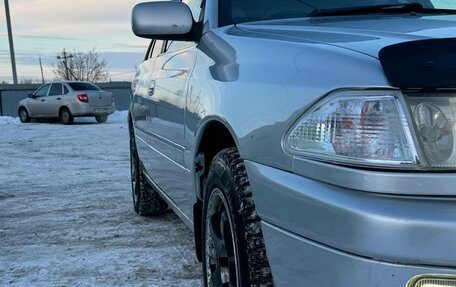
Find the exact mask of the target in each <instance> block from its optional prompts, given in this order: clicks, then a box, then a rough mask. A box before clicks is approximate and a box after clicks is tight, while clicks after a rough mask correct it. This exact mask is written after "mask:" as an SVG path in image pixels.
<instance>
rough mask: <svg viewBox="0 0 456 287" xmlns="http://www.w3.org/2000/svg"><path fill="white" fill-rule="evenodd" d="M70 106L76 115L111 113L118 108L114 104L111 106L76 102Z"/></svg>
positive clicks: (72, 112)
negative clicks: (94, 105) (93, 105)
mask: <svg viewBox="0 0 456 287" xmlns="http://www.w3.org/2000/svg"><path fill="white" fill-rule="evenodd" d="M69 108H70V111H71V114H72V115H73V116H75V117H84V116H103V115H110V114H112V113H114V111H115V110H116V108H115V105H114V104H112V106H109V107H91V106H90V105H88V104H83V103H76V104H71V105H70V106H69Z"/></svg>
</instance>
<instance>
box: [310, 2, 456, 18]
mask: <svg viewBox="0 0 456 287" xmlns="http://www.w3.org/2000/svg"><path fill="white" fill-rule="evenodd" d="M403 13H420V14H421V13H422V14H453V15H456V10H451V9H436V8H426V7H424V6H423V5H422V4H421V3H418V2H411V3H402V4H385V5H375V6H362V7H346V8H340V9H339V8H338V9H316V10H314V11H313V12H311V13H310V14H309V15H308V17H320V16H346V15H363V14H403Z"/></svg>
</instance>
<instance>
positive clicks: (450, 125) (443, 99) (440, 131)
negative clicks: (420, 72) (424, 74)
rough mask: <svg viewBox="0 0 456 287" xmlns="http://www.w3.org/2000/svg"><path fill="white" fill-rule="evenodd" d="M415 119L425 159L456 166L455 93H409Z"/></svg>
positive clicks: (441, 166)
mask: <svg viewBox="0 0 456 287" xmlns="http://www.w3.org/2000/svg"><path fill="white" fill-rule="evenodd" d="M406 100H407V102H408V103H409V105H410V108H411V112H412V113H413V118H414V121H415V131H416V135H417V139H418V142H419V144H420V146H421V148H422V150H423V154H424V157H425V159H424V161H425V162H427V165H428V167H430V168H434V169H454V168H456V146H455V118H456V97H454V94H453V93H446V94H444V93H438V94H437V93H427V94H424V93H411V94H406Z"/></svg>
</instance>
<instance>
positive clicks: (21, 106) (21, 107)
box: [17, 105, 30, 117]
mask: <svg viewBox="0 0 456 287" xmlns="http://www.w3.org/2000/svg"><path fill="white" fill-rule="evenodd" d="M21 109H25V110H26V111H27V113H28V115H29V117H30V110H29V109H28V108H27V106H25V105H20V106H18V107H17V114H19V111H20V110H21Z"/></svg>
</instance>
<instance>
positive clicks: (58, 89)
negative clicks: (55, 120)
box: [43, 83, 63, 117]
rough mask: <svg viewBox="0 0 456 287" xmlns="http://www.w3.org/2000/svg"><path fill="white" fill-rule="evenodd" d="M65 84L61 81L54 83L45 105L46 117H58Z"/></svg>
mask: <svg viewBox="0 0 456 287" xmlns="http://www.w3.org/2000/svg"><path fill="white" fill-rule="evenodd" d="M62 97H63V85H62V84H61V83H54V84H52V86H51V88H50V89H49V94H48V96H47V99H46V104H45V105H44V108H43V109H44V115H45V116H46V117H58V116H59V108H60V105H61V103H62Z"/></svg>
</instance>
